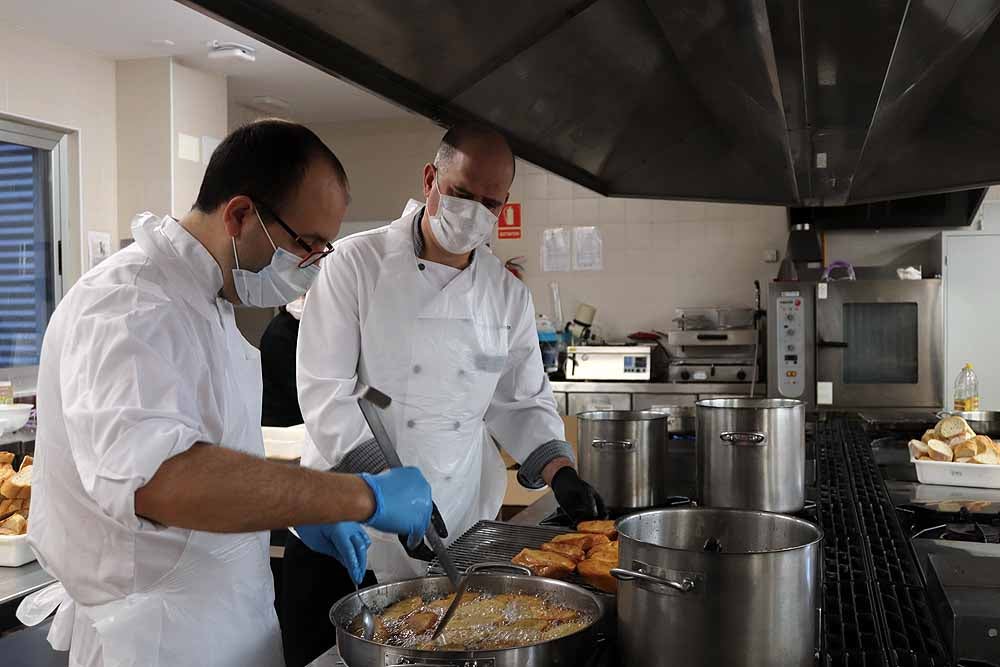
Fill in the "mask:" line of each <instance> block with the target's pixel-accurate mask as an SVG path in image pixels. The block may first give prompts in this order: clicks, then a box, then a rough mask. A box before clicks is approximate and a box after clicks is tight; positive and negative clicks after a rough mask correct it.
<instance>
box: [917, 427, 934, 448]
mask: <svg viewBox="0 0 1000 667" xmlns="http://www.w3.org/2000/svg"><path fill="white" fill-rule="evenodd" d="M934 438H937V431H935V430H934V429H932V428H929V429H927V430H926V431H924V435H923V437H922V438H920V440H921V442H923V443H924V444H925V445H926V444H927V443H928V442H930V441H931V440H933V439H934Z"/></svg>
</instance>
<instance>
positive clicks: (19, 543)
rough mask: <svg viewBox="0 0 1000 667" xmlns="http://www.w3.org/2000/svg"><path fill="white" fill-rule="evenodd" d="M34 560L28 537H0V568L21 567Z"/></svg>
mask: <svg viewBox="0 0 1000 667" xmlns="http://www.w3.org/2000/svg"><path fill="white" fill-rule="evenodd" d="M33 560H35V552H34V551H32V550H31V547H30V546H28V536H27V535H0V567H21V566H22V565H24V564H26V563H30V562H31V561H33Z"/></svg>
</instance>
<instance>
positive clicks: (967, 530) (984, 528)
mask: <svg viewBox="0 0 1000 667" xmlns="http://www.w3.org/2000/svg"><path fill="white" fill-rule="evenodd" d="M941 538H942V539H945V540H956V541H959V542H985V543H990V544H1000V528H997V527H996V526H988V525H986V524H983V523H949V524H947V525H946V526H945V527H944V532H943V533H942V535H941Z"/></svg>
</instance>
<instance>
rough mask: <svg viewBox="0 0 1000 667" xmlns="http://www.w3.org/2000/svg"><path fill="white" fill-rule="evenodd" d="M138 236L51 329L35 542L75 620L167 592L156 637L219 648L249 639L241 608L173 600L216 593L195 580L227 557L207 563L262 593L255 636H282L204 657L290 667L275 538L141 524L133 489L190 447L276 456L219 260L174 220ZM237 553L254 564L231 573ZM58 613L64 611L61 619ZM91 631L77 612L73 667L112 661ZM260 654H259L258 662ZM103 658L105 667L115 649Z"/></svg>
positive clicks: (41, 388)
mask: <svg viewBox="0 0 1000 667" xmlns="http://www.w3.org/2000/svg"><path fill="white" fill-rule="evenodd" d="M134 228H135V231H136V238H137V243H135V244H133V245H132V246H130V247H129V248H127V249H125V250H122V251H121V252H118V253H116V254H115V255H113V256H112V257H110V258H109V259H107V260H106V261H104V262H103V263H101V265H100V266H98V267H96V268H95V269H94V270H92V271H90V272H89V273H87V274H86V275H85V276H83V278H81V279H80V281H79V282H78V283H77V284H76V285H75V286H74V287H73V288H72V289H71V290H70V291H69V293H68V294H67V295H66V296H65V298H64V299H63V300H62V302H61V303H60V304H59V307H58V308H57V309H56V311H55V313H54V315H53V317H52V319H51V322H50V323H49V327H48V330H47V332H46V335H45V340H44V344H43V348H42V357H41V364H40V368H39V378H38V434H37V439H36V449H37V456H36V459H35V469H34V475H35V477H34V490H33V499H32V508H31V518H30V525H29V542H30V543H31V545H32V547H33V548H34V550H35V552H36V553H37V555H38V559H39V561H40V563H41V564H42V566H43V567H44V568H45V569H46V570H47V571H48V572H50V573H51V574H52V575H54V576H55V577H56V578H58V579H59V581H60V582H61V584H62V585H63V587H65V590H66V592H67V593H68V595H69V597H70V598H71V600H72V603H73V604H75V605H76V608H77V609H78V610H79V609H84V608H93V609H100V608H101V607H102V606H104V607H107V605H108V604H109V603H119V602H121V601H123V600H126V601H127V604H129V605H132V604H133V603H135V602H136V601H137V600H139V599H140V598H141V597H142V595H144V594H147V593H150V592H151V591H152V592H154V593H153V594H154V595H159V594H160V592H161V590H160V589H161V588H162V586H163V585H164V582H167V583H168V587H169V588H170V591H169V595H177V596H178V597H177V598H176V599H172V601H171V602H170V603H167V602H162V603H161V601H160V600H159V599H157V600H156V601H154V605H153V606H154V607H155V606H161V607H163V608H164V609H166V610H167V611H166V612H164V613H163V614H162V615H163V618H162V619H158V620H157V621H156V623H159V624H162V625H160V626H158V627H157V628H156V634H157V636H159V637H160V638H161V639H162V641H164V642H170V641H173V642H175V643H183V641H186V640H187V639H191V640H194V641H203V642H205V643H206V644H207V643H210V642H212V641H213V640H215V641H216V646H217V645H218V643H223V644H224V643H225V641H226V638H227V637H226V635H228V634H229V633H230V632H231V631H233V630H235V631H237V632H239V631H241V628H240V627H239V625H240V623H241V622H242V621H243V620H245V619H244V618H243V617H242V613H237V614H236V617H235V619H234V618H233V610H232V609H212V607H211V604H209V605H208V606H207V607H203V608H196V609H190V608H186V609H183V610H182V611H183V613H182V614H181V613H179V611H178V609H177V608H173V609H171V604H172V603H173V601H176V600H180V601H181V604H180V607H184V605H183V600H184V599H185V598H184V596H185V595H188V594H192V595H193V594H195V593H199V594H201V593H202V592H203V591H204V590H205V588H204V584H203V583H192V582H196V581H197V577H198V576H199V570H205V569H206V568H205V567H202V566H203V565H204V564H205V562H206V559H205V558H204V556H206V555H208V554H209V552H215V553H214V554H213V555H215V556H218V554H219V553H221V554H223V556H222V558H221V559H219V558H215V559H213V560H212V565H211V567H216V566H218V567H219V569H221V570H223V571H225V570H227V569H229V570H232V571H237V570H238V571H239V572H240V575H239V576H240V578H241V581H242V580H246V582H247V585H248V586H250V587H252V588H253V590H252V591H251V592H249V593H248V594H246V595H243V597H240V598H239V600H240V601H242V602H243V603H245V604H247V605H249V606H255V609H253V610H252V613H253V614H254V615H255V619H254V622H252V623H250V625H251V626H254V624H255V623H256V622H257V621H260V622H261V623H262V624H263V625H264V626H265V627H267V630H266V631H265V632H264V633H263V634H265V635H267V634H269V633H270V634H271V636H264V637H262V636H258V635H259V634H260V633H259V632H257V631H259V630H260V626H259V625H257V626H256V627H247V626H246V625H244V626H243V627H242V631H243V632H244V633H247V632H251V631H252V632H253V635H254V636H249V637H245V638H243V639H242V641H243V642H245V647H244V648H243V649H240V650H237V651H234V652H230V653H226V650H228V649H223V650H221V651H220V652H218V653H209V654H205V655H204V658H205V659H207V660H210V661H211V662H212V664H216V665H223V664H225V665H230V664H232V665H234V667H235V665H236V664H239V663H240V662H241V661H242V662H243V663H244V664H249V663H246V660H247V659H251V661H252V662H254V664H269V665H273V664H275V660H274V659H275V656H274V647H275V646H277V647H278V656H277V659H278V660H280V636H276V635H277V622H276V618H274V610H273V606H272V605H273V600H274V591H273V583H272V576H271V572H270V569H269V565H268V557H267V551H268V547H267V545H268V535H267V533H254V534H235V535H218V534H211V533H203V532H201V531H193V530H187V529H184V528H167V527H163V526H159V525H156V524H154V523H152V522H150V521H146V520H144V519H141V518H140V517H138V516H136V514H135V506H134V497H135V492H136V490H137V489H139V488H140V487H142V486H143V485H144V484H145V483H146V482H147V481H148V480H149V479H150V478H151V477H152V476H153V475H154V474H155V473H156V471H157V469H158V468H159V466H160V464H161V463H163V461H165V460H166V459H168V458H170V457H172V456H175V455H177V454H180V453H182V452H184V451H186V450H187V449H188V448H190V447H191V446H192V445H193V444H194V443H196V442H206V443H216V444H220V445H222V446H226V447H230V448H232V449H237V450H241V451H245V452H250V453H255V454H258V455H261V456H263V452H264V449H263V441H262V436H261V431H260V427H259V424H260V357H259V353H258V352H257V351H256V350H255V349H254V348H253V347H252V346H251V345H250V344H249V343H247V342H246V340H245V339H244V338H243V337H242V336H241V335H240V334H239V332H238V330H237V328H236V323H235V319H234V313H233V307H232V305H231V304H229V303H228V302H227V301H224V300H223V299H221V298H219V297H218V293H219V290H220V288H221V287H222V273H221V271H220V269H219V266H218V264H217V263H216V261H215V260H214V258H213V257H212V256H211V255H210V254H209V252H208V251H207V250H206V249H205V248H204V247H203V246H202V245H201V243H200V242H199V241H197V240H196V239H195V238H194V237H193V236H191V235H190V233H188V232H187V231H186V230H185V229H184V228H183V227H181V226H180V224H178V223H177V222H176V221H175V220H173V219H170V218H163V219H162V220H160V219H158V218H156V217H155V216H153V215H152V214H148V213H147V214H143V215H141V216H139V217H137V219H136V222H135V223H134ZM254 382H256V385H254ZM241 385H243V386H241ZM247 385H249V386H247ZM241 392H242V393H241ZM255 392H256V394H257V398H256V403H254V398H253V394H254V393H255ZM227 549H229V550H231V551H232V552H233V554H228V553H226V552H227ZM230 555H233V557H238V558H240V559H242V561H241V562H240V563H239V564H235V563H234V562H232V561H228V560H227V558H229V557H230ZM182 563H183V564H182ZM210 576H214V577H216V580H217V581H219V586H220V590H221V591H223V592H222V593H221V594H220V595H219V598H218V599H220V600H222V601H221V602H219V604H220V605H222V606H226V605H227V604H229V603H232V602H233V600H232V599H228V598H226V595H229V594H230V593H231V591H232V588H233V586H234V584H233V582H228V581H225V577H224V576H221V575H220V574H219V573H216V574H214V575H210ZM242 585H243V584H242V583H239V582H237V583H236V584H235V586H237V587H239V586H242ZM192 589H194V590H192ZM199 589H200V590H199ZM243 593H247V591H246V590H244V591H243ZM198 604H199V605H204V604H205V600H200V601H199V603H198ZM148 608H151V607H147V609H148ZM213 612H214V613H213ZM187 614H190V615H193V617H194V618H195V619H197V617H198V616H199V615H200V614H204V621H205V622H204V623H203V624H202V625H203V626H204V628H203V630H204V636H202V637H190V636H185V638H184V640H182V641H181V642H178V638H177V637H176V636H172V635H171V627H170V624H171V623H172V622H174V621H177V620H178V618H177V617H178V615H187ZM61 615H62V608H61V610H60V614H59V615H57V619H56V620H57V623H58V622H59V621H60V616H61ZM227 619H228V620H227ZM62 620H63V621H66V619H62ZM183 620H189V619H183ZM272 621H273V623H272ZM95 623H96V622H95V621H94V618H88V617H82V616H81V615H80V614H79V612H78V613H77V614H76V619H75V621H74V620H73V619H70V620H69V621H68V624H69V625H70V626H71V628H72V650H71V654H70V664H71V665H76V664H88V665H90V664H101V659H100V654H101V649H100V644H101V640H100V638H99V637H98V636H97V634H95V629H94V628H95ZM219 623H224V624H225V627H222V628H220V627H219V625H218V624H219ZM148 625H149V623H146V624H145V626H148ZM272 626H273V627H272ZM182 627H187V626H182ZM63 632H64V633H65V632H68V630H67V629H65V628H64V630H63ZM185 633H186V634H187V635H190V634H191V633H189V632H187V631H186V630H185ZM119 634H121V632H119ZM51 639H52V636H51V635H50V640H51ZM254 647H257V648H260V649H261V651H259V652H257V653H254ZM60 648H65V647H60ZM172 650H173V648H171V647H167V650H166V651H165V652H164V653H161V654H159V657H158V660H161V661H162V660H166V661H167V663H169V661H170V659H169V658H164V656H169V655H184V654H183V652H181V653H173V654H171V653H170V651H172ZM213 650H214V649H213ZM104 652H105V663H104V664H108V660H107V653H108V650H107V646H105V651H104ZM265 653H266V655H265ZM249 656H254V657H253V658H249ZM234 658H237V659H234ZM167 663H162V664H167ZM158 664H159V663H158ZM206 664H207V663H206Z"/></svg>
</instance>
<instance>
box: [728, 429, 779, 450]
mask: <svg viewBox="0 0 1000 667" xmlns="http://www.w3.org/2000/svg"><path fill="white" fill-rule="evenodd" d="M719 439H720V440H722V442H724V443H726V444H727V445H740V446H741V447H763V446H765V445H766V444H767V435H765V434H763V433H760V432H759V431H724V432H722V433H720V434H719Z"/></svg>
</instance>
